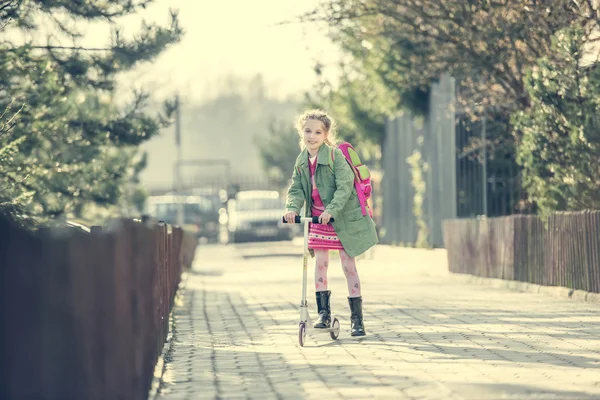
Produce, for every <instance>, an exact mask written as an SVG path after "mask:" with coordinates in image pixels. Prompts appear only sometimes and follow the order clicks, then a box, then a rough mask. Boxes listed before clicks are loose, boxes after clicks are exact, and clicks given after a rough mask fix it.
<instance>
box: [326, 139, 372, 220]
mask: <svg viewBox="0 0 600 400" xmlns="http://www.w3.org/2000/svg"><path fill="white" fill-rule="evenodd" d="M337 147H338V148H339V149H340V150H341V151H342V154H344V157H345V158H346V161H348V164H349V165H350V168H352V172H354V187H355V188H356V194H357V195H358V200H359V201H360V208H361V210H362V214H363V215H367V207H368V204H367V200H369V199H370V198H371V191H372V189H371V172H370V171H369V168H367V166H366V165H363V163H362V162H361V161H360V157H358V153H357V152H356V150H354V147H352V145H351V144H350V143H348V142H342V143H340V144H339V145H338V146H337ZM334 154H335V153H334V149H333V148H332V149H331V154H330V157H329V168H331V170H332V171H333V161H334V157H335V156H334ZM368 209H369V215H370V216H371V217H373V212H372V211H371V208H370V207H368Z"/></svg>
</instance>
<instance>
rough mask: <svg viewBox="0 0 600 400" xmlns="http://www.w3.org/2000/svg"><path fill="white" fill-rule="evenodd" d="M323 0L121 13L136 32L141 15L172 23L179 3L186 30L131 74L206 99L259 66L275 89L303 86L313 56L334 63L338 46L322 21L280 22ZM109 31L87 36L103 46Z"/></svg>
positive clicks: (192, 2) (156, 7)
mask: <svg viewBox="0 0 600 400" xmlns="http://www.w3.org/2000/svg"><path fill="white" fill-rule="evenodd" d="M318 2H319V1H318V0H283V1H282V0H252V1H249V0H219V1H206V0H157V1H156V2H155V3H154V4H153V5H152V6H151V7H149V8H148V9H147V10H146V11H145V12H143V13H140V14H139V15H135V16H131V17H127V18H124V19H122V20H121V21H120V24H122V25H123V26H124V27H125V31H126V32H127V31H130V32H135V31H136V30H137V29H138V28H139V24H140V22H141V19H142V18H146V19H147V20H149V21H158V22H162V23H167V22H168V20H169V8H173V9H178V10H179V19H180V24H181V26H182V28H183V29H184V31H185V32H186V33H185V36H184V38H183V40H182V42H181V43H179V44H177V45H175V46H173V47H172V48H170V49H169V50H168V51H166V52H165V53H163V54H162V55H161V56H160V57H159V59H157V60H156V62H155V63H153V64H151V65H145V66H142V67H140V68H138V69H137V70H136V71H135V72H134V74H130V75H129V76H128V77H127V81H129V82H136V83H139V84H144V85H145V86H148V85H152V86H155V87H156V89H157V90H158V91H159V92H162V91H163V90H165V91H169V90H174V89H176V90H178V91H180V92H181V93H182V95H183V96H184V97H188V98H193V99H202V98H205V97H206V96H208V97H210V96H211V94H214V93H215V91H217V90H218V89H217V87H219V83H220V82H222V81H223V80H224V79H225V77H226V76H227V75H228V74H232V75H235V76H240V77H251V76H253V75H255V74H257V73H261V74H262V75H263V78H264V80H265V82H266V85H267V86H268V87H269V94H270V95H272V96H277V97H287V96H288V95H290V94H296V93H301V92H302V91H303V90H306V89H308V88H309V87H310V86H311V85H312V83H313V81H314V72H313V66H314V64H315V61H316V60H318V61H319V62H321V63H322V64H325V65H335V64H336V63H337V60H339V57H340V52H339V50H338V49H337V47H336V46H335V45H334V44H333V43H331V41H330V40H329V39H328V38H327V36H326V32H325V28H324V27H323V26H321V27H319V26H317V24H302V23H297V22H295V23H291V24H287V25H283V26H281V25H278V24H279V23H280V22H282V21H286V20H293V19H294V18H295V17H296V16H298V15H300V14H302V13H304V12H306V11H310V10H311V9H313V8H314V6H316V5H317V4H318ZM106 35H107V30H106V26H101V27H97V28H96V29H90V31H89V33H88V38H89V39H86V40H87V41H88V43H89V44H92V43H93V44H94V45H100V46H101V45H102V44H103V43H105V41H106ZM332 72H333V71H332ZM132 76H133V79H132ZM332 78H334V77H333V76H332Z"/></svg>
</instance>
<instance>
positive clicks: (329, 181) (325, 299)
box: [285, 110, 378, 336]
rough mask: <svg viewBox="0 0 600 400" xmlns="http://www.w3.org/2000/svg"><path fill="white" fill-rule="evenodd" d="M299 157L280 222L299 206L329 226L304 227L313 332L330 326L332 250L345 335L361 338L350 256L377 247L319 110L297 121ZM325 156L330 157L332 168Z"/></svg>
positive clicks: (347, 169) (332, 130) (326, 120)
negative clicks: (311, 275) (340, 275)
mask: <svg viewBox="0 0 600 400" xmlns="http://www.w3.org/2000/svg"><path fill="white" fill-rule="evenodd" d="M297 129H298V133H299V135H300V148H301V149H302V151H301V153H300V155H299V156H298V158H297V159H296V165H295V166H294V172H293V174H292V184H291V186H290V188H289V190H288V193H287V199H286V214H285V219H286V221H287V222H289V223H294V218H295V217H296V216H297V215H298V213H299V212H300V209H301V208H302V207H303V205H305V204H306V207H305V215H306V216H307V217H310V216H318V217H319V221H320V222H321V223H323V224H327V223H328V222H329V220H330V219H331V218H333V219H334V221H333V223H332V224H331V225H318V224H310V225H309V238H308V248H309V251H310V253H311V256H313V257H315V258H316V263H315V289H316V297H317V309H318V312H319V317H318V319H317V321H316V322H315V324H314V327H315V328H329V327H330V326H331V308H330V303H329V298H330V296H331V291H329V290H327V270H328V268H329V250H338V251H339V253H340V259H341V262H342V268H343V270H344V275H345V276H346V282H347V283H348V302H349V304H350V312H351V317H350V321H351V335H352V336H364V335H365V328H364V325H363V314H362V296H361V286H360V280H359V278H358V272H357V270H356V260H355V257H356V256H358V255H360V254H362V253H364V252H365V251H367V250H368V249H369V248H371V247H372V246H374V245H375V244H377V242H378V238H377V233H376V231H375V223H374V222H373V220H372V219H371V217H370V216H369V213H367V215H366V216H363V214H362V210H361V208H360V202H359V200H358V196H357V194H356V189H355V188H354V173H353V171H352V169H351V167H350V165H348V163H347V161H346V159H345V158H344V155H343V153H342V151H341V150H339V149H338V148H337V147H336V146H335V143H336V140H335V128H334V123H333V121H332V120H331V118H330V117H329V116H328V115H327V114H326V113H325V112H323V111H321V110H309V111H306V112H305V113H304V114H302V115H300V116H299V117H298V121H297ZM329 157H333V160H334V162H333V168H331V167H330V164H329V160H330V158H329Z"/></svg>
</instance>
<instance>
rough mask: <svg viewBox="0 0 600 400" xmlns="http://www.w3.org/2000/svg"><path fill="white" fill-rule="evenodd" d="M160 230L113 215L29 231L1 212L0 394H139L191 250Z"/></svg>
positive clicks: (175, 234) (181, 238)
mask: <svg viewBox="0 0 600 400" xmlns="http://www.w3.org/2000/svg"><path fill="white" fill-rule="evenodd" d="M168 229H170V227H167V226H166V225H164V224H162V225H160V226H158V225H156V224H151V223H149V222H148V223H147V224H141V223H139V222H133V221H131V220H120V221H115V222H114V223H112V224H111V227H110V228H109V229H106V228H103V227H94V228H93V229H92V230H91V232H90V233H85V232H82V231H79V230H73V229H57V230H52V231H51V230H49V229H43V230H40V232H38V233H37V234H35V235H34V234H31V233H27V232H25V231H23V230H21V229H19V228H16V227H14V226H12V225H11V224H10V223H8V222H7V221H6V220H4V219H2V218H0V237H2V238H7V240H0V256H1V257H2V258H1V260H2V278H3V279H2V281H3V283H4V284H3V290H2V297H1V300H3V301H2V303H3V306H2V308H1V313H0V322H1V323H2V329H3V335H2V338H3V340H2V342H1V343H0V350H1V352H0V354H1V355H2V360H3V362H4V363H5V368H6V371H8V372H7V373H5V374H2V375H0V376H1V377H0V398H40V399H42V398H57V399H82V398H86V399H109V398H110V399H127V400H129V399H134V400H135V399H145V398H147V395H148V391H149V389H150V386H151V383H152V378H153V373H154V366H155V364H156V361H157V359H158V356H159V354H160V351H161V349H162V347H163V344H164V341H165V338H166V335H167V334H168V317H169V312H170V310H171V309H172V307H173V301H174V297H175V293H176V290H177V287H178V284H179V282H180V279H181V272H182V268H183V267H182V262H183V260H186V261H187V262H188V263H190V264H191V262H192V261H193V257H194V252H195V245H192V244H193V243H194V242H193V241H192V239H191V238H189V237H188V236H187V234H184V232H183V231H182V230H181V229H178V228H176V229H173V231H172V233H169V232H168ZM186 240H187V243H188V244H187V246H186V247H185V248H184V246H183V243H185V242H186Z"/></svg>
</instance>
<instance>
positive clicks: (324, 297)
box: [313, 290, 331, 329]
mask: <svg viewBox="0 0 600 400" xmlns="http://www.w3.org/2000/svg"><path fill="white" fill-rule="evenodd" d="M330 296H331V290H327V291H324V292H317V309H318V310H319V318H318V319H317V320H316V321H315V323H314V325H313V328H315V329H326V328H331V307H330V306H329V297H330Z"/></svg>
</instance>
